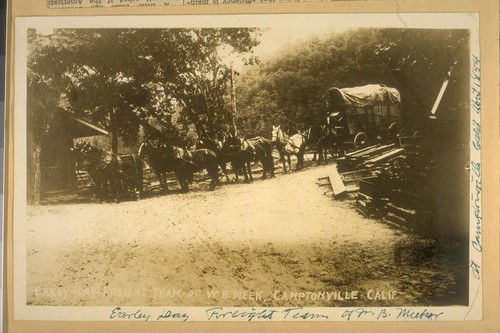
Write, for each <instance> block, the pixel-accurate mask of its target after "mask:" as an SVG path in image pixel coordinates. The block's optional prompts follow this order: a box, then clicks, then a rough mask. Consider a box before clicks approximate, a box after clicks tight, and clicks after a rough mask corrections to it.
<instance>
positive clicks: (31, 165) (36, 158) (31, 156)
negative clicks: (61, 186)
mask: <svg viewBox="0 0 500 333" xmlns="http://www.w3.org/2000/svg"><path fill="white" fill-rule="evenodd" d="M41 151H42V149H41V146H40V141H39V140H36V138H35V137H34V135H33V134H28V151H27V156H26V157H27V160H28V161H27V162H28V163H27V173H28V174H27V175H26V176H27V177H26V179H27V202H28V204H30V205H38V204H39V203H40V197H41V183H42V173H41V166H40V156H41Z"/></svg>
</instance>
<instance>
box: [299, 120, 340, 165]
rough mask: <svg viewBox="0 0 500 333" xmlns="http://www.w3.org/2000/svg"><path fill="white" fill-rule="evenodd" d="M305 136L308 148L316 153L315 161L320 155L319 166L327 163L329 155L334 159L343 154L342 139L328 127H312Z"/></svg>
mask: <svg viewBox="0 0 500 333" xmlns="http://www.w3.org/2000/svg"><path fill="white" fill-rule="evenodd" d="M304 135H305V137H306V144H307V146H308V147H309V148H310V149H312V150H313V151H314V158H313V161H315V160H316V155H318V158H317V161H318V164H321V163H322V162H326V159H327V157H328V153H330V155H332V157H334V158H335V157H339V156H340V155H341V154H342V141H343V140H342V137H340V136H339V135H338V133H336V132H335V131H334V130H332V129H330V128H328V127H327V126H326V125H321V126H312V127H310V128H309V129H308V130H307V131H306V132H305V133H304Z"/></svg>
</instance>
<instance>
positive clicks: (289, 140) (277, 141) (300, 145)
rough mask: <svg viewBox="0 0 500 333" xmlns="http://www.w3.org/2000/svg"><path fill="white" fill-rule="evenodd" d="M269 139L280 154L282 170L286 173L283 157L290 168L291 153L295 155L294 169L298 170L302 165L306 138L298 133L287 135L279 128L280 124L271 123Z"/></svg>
mask: <svg viewBox="0 0 500 333" xmlns="http://www.w3.org/2000/svg"><path fill="white" fill-rule="evenodd" d="M271 134H272V139H271V141H272V142H273V143H274V145H275V147H276V149H277V150H278V152H279V154H280V160H281V162H282V163H283V172H284V173H286V172H287V170H286V164H285V157H286V159H287V161H288V168H289V170H291V169H292V162H291V155H295V156H297V164H296V169H297V170H300V169H302V168H303V167H304V152H305V148H306V139H305V137H304V136H303V135H302V134H300V133H297V134H294V135H292V136H290V137H289V136H288V135H286V134H285V133H283V131H282V130H281V128H280V126H274V125H273V131H272V133H271Z"/></svg>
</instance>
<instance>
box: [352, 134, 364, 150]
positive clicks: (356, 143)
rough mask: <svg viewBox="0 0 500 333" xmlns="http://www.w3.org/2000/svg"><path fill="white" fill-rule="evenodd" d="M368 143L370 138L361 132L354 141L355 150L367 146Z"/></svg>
mask: <svg viewBox="0 0 500 333" xmlns="http://www.w3.org/2000/svg"><path fill="white" fill-rule="evenodd" d="M367 141H368V137H367V136H366V134H365V133H363V132H359V133H358V134H356V136H355V137H354V141H353V143H354V148H359V147H361V146H363V145H365V144H366V142H367Z"/></svg>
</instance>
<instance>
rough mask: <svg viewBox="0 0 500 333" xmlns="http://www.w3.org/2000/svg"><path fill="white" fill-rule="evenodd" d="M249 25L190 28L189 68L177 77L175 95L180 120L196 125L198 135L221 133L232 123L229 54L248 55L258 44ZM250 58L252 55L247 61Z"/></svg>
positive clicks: (254, 33) (218, 134)
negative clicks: (180, 114) (243, 26)
mask: <svg viewBox="0 0 500 333" xmlns="http://www.w3.org/2000/svg"><path fill="white" fill-rule="evenodd" d="M258 34H259V31H258V30H257V29H253V28H224V29H221V28H213V29H192V30H190V35H191V37H192V40H191V43H188V44H187V45H189V46H190V47H191V50H190V51H191V52H190V55H189V57H188V58H187V61H188V64H189V66H188V67H189V69H188V71H186V72H185V73H183V75H181V76H180V77H179V82H178V84H177V87H178V89H177V90H176V92H175V98H176V99H178V100H179V102H180V103H181V105H182V107H183V110H184V113H183V115H184V120H185V121H187V122H189V123H193V124H195V126H196V129H197V132H198V135H199V136H208V137H212V138H215V137H217V136H219V137H221V136H222V135H224V134H226V133H227V132H228V131H230V130H231V128H232V127H234V119H233V113H232V111H233V110H232V109H231V101H230V100H229V98H230V97H229V95H230V94H229V91H228V90H229V85H230V83H231V80H232V68H231V58H234V57H235V56H236V55H239V56H242V55H250V54H251V50H252V48H253V47H255V46H256V45H257V44H258V39H257V37H258ZM251 61H254V59H253V58H252V57H250V58H248V59H247V62H251Z"/></svg>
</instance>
